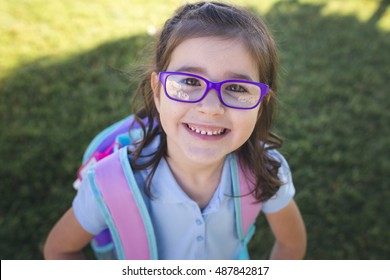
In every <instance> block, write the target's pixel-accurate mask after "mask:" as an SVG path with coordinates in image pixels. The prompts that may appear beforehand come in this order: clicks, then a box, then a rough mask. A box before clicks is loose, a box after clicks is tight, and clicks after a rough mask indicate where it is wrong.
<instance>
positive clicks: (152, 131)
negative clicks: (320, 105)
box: [44, 2, 306, 259]
mask: <svg viewBox="0 0 390 280" xmlns="http://www.w3.org/2000/svg"><path fill="white" fill-rule="evenodd" d="M157 40H158V41H157V45H156V46H157V48H156V51H155V56H154V63H153V68H152V69H150V72H148V73H146V75H145V78H144V79H143V80H142V81H141V84H140V86H139V88H138V90H137V93H136V95H135V98H137V97H139V96H141V97H142V99H143V107H142V108H141V109H139V110H137V111H136V114H135V116H134V118H135V121H134V125H137V126H139V127H141V128H142V130H143V138H142V139H141V140H140V141H138V142H137V143H136V144H133V145H130V146H128V158H129V162H130V165H131V167H132V170H134V174H135V178H136V181H137V183H138V186H139V187H140V188H141V189H142V191H143V193H144V194H145V195H144V196H143V199H144V200H145V202H146V204H147V205H148V208H147V209H148V214H149V215H150V219H151V222H152V225H153V230H154V233H155V236H156V244H157V252H158V258H159V259H234V258H238V256H239V253H238V252H239V251H240V250H241V249H242V248H240V241H239V239H238V236H237V233H236V230H235V227H236V226H235V225H236V224H235V219H236V218H235V214H234V213H235V211H237V209H235V207H236V206H235V204H234V202H233V201H234V199H235V197H234V193H233V191H232V188H233V180H232V174H231V167H230V165H231V161H229V160H228V158H229V157H230V156H231V155H235V156H237V157H238V158H239V159H240V162H241V165H242V166H244V168H246V169H247V170H249V171H250V172H251V173H252V174H253V176H254V178H255V179H254V180H253V181H254V182H253V185H254V188H253V189H252V192H251V194H250V195H251V196H253V198H254V199H255V200H256V201H257V203H262V210H263V212H264V213H265V215H266V218H267V221H268V223H269V225H270V228H271V230H272V232H273V234H274V236H275V244H274V246H273V250H272V252H271V254H270V258H271V259H301V258H303V257H304V253H305V250H306V232H305V227H304V223H303V221H302V218H301V215H300V213H299V210H298V207H297V205H296V203H295V202H294V199H293V195H294V193H295V189H294V186H293V184H292V181H291V174H290V170H289V167H288V165H287V163H286V161H285V159H284V158H283V157H282V156H281V155H280V154H279V153H278V152H277V151H276V150H275V149H276V148H279V147H280V146H281V139H280V138H279V137H277V136H276V135H274V134H273V133H271V131H270V129H271V122H272V115H273V112H274V107H275V103H276V89H277V87H276V80H277V55H276V47H275V43H274V41H273V39H272V37H271V36H270V34H269V32H268V30H267V28H266V27H265V25H264V23H263V22H262V21H260V20H259V19H258V18H256V17H255V16H254V15H252V14H251V13H249V12H248V11H245V10H242V9H240V8H237V7H233V6H231V5H228V4H222V3H216V2H199V3H195V4H186V5H184V6H183V7H181V8H179V9H178V10H177V11H176V14H175V15H174V16H173V17H172V18H171V19H169V20H168V21H167V22H166V23H165V25H164V28H163V30H162V32H161V34H160V36H159V38H158V39H157ZM134 103H136V102H134ZM145 120H146V121H145ZM105 228H107V220H106V219H105V217H104V215H103V214H102V213H101V211H100V208H99V206H98V203H97V201H96V198H95V196H94V194H93V191H92V190H91V182H89V180H86V179H85V180H83V181H82V186H81V188H80V189H79V191H78V193H77V195H76V197H75V199H74V201H73V205H72V208H70V209H69V210H68V211H67V212H66V213H65V214H64V216H63V217H62V218H61V219H60V220H59V222H58V223H57V224H56V225H55V227H54V228H53V229H52V231H51V232H50V234H49V237H48V239H47V241H46V244H45V248H44V255H45V258H47V259H77V258H83V255H82V253H81V250H82V249H83V247H84V246H86V245H87V244H88V242H89V241H90V240H91V239H92V238H93V236H94V235H96V234H98V233H99V232H101V231H102V230H104V229H105Z"/></svg>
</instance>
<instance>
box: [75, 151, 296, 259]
mask: <svg viewBox="0 0 390 280" xmlns="http://www.w3.org/2000/svg"><path fill="white" fill-rule="evenodd" d="M269 154H270V156H272V157H274V158H276V159H277V160H279V161H280V162H281V163H282V165H281V168H279V174H278V175H279V178H280V179H281V180H282V181H283V182H285V184H284V185H282V186H281V188H280V189H279V191H278V192H277V193H276V194H275V196H273V197H272V198H270V199H269V200H268V201H266V202H264V203H263V207H262V210H263V212H265V213H273V212H277V211H279V210H281V209H283V208H284V207H285V206H287V204H288V203H289V202H290V200H291V199H292V197H293V196H294V194H295V188H294V185H293V183H292V179H291V172H290V169H289V167H288V164H287V162H286V161H285V159H284V158H283V157H282V156H281V155H280V153H278V152H277V151H271V152H269ZM229 162H230V161H229V160H225V162H224V166H223V169H222V176H221V180H220V182H219V184H218V187H217V189H216V191H215V193H214V195H213V197H212V199H211V200H210V202H209V204H208V205H207V206H206V207H205V208H204V209H203V210H201V209H200V208H199V206H198V205H197V204H196V202H195V201H193V200H192V199H191V198H190V197H188V195H187V194H186V193H185V192H184V191H183V190H182V189H181V188H180V186H179V185H178V183H177V182H176V180H175V178H174V176H173V174H172V172H171V170H170V168H169V165H168V163H167V162H166V160H165V159H164V158H163V159H162V160H161V161H160V163H159V165H158V168H157V170H156V173H155V175H154V177H153V179H152V183H151V191H152V195H153V199H148V198H147V197H146V196H145V197H144V199H145V200H146V204H147V205H148V206H149V213H150V217H151V220H152V223H153V227H154V231H155V235H156V240H157V247H158V256H159V259H177V260H179V259H180V260H186V259H236V258H237V257H238V254H239V252H240V251H241V248H240V242H239V239H238V236H237V232H236V228H235V215H234V202H233V199H232V194H233V192H232V178H231V174H230V163H229ZM148 172H149V171H148V170H143V171H141V172H137V173H136V179H137V182H138V184H139V186H140V188H142V182H144V181H145V179H146V177H147V175H148ZM73 209H74V213H75V215H76V218H77V220H78V221H79V223H80V224H81V226H82V227H83V228H84V229H85V230H86V231H88V232H90V233H91V234H94V235H96V234H98V233H99V232H101V231H102V230H103V229H105V228H107V225H106V222H105V220H104V218H103V216H102V214H101V212H100V209H99V206H98V203H97V201H96V200H95V198H94V195H93V193H92V189H91V186H90V185H89V182H88V180H83V182H82V186H81V188H80V189H79V190H78V193H77V195H76V197H75V199H74V201H73Z"/></svg>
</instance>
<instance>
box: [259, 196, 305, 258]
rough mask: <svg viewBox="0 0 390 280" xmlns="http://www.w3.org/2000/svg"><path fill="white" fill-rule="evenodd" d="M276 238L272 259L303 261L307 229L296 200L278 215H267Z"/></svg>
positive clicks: (277, 213)
mask: <svg viewBox="0 0 390 280" xmlns="http://www.w3.org/2000/svg"><path fill="white" fill-rule="evenodd" d="M266 218H267V221H268V223H269V225H270V227H271V230H272V232H273V234H274V236H275V239H276V240H275V244H274V246H273V248H272V252H271V256H270V259H290V260H292V259H303V257H304V256H305V252H306V242H307V241H306V229H305V225H304V222H303V219H302V216H301V213H300V212H299V209H298V206H297V205H296V203H295V201H294V200H291V201H290V203H289V204H288V205H287V206H286V207H285V208H283V209H282V210H280V211H278V212H276V213H270V214H266Z"/></svg>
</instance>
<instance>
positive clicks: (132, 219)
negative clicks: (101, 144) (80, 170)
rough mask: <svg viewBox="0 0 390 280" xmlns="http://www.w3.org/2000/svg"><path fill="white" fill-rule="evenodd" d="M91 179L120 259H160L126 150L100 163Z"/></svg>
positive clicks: (148, 217)
mask: <svg viewBox="0 0 390 280" xmlns="http://www.w3.org/2000/svg"><path fill="white" fill-rule="evenodd" d="M88 178H89V180H90V182H91V186H92V190H93V193H94V195H95V197H96V199H97V201H98V203H99V207H100V208H101V210H102V213H103V215H104V217H105V219H106V221H107V225H108V228H109V229H110V233H111V235H112V239H113V241H114V245H115V249H116V254H117V257H118V259H138V260H142V259H157V258H158V256H157V244H156V238H155V235H154V231H153V225H152V222H151V219H150V216H149V213H148V211H147V207H146V204H145V202H144V200H143V197H142V194H141V191H140V189H139V188H138V185H137V182H136V180H135V177H134V174H133V171H132V169H131V166H130V163H129V161H128V155H127V149H126V147H125V148H122V149H120V150H119V151H117V152H115V153H113V154H111V155H109V156H107V157H106V158H104V159H102V160H101V161H99V162H97V163H96V165H95V166H94V167H93V168H92V169H91V170H90V171H89V173H88Z"/></svg>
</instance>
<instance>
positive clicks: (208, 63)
mask: <svg viewBox="0 0 390 280" xmlns="http://www.w3.org/2000/svg"><path fill="white" fill-rule="evenodd" d="M183 69H193V71H190V72H196V74H201V75H204V76H206V77H207V78H209V79H212V80H221V79H229V78H235V77H232V75H235V76H237V75H239V76H247V77H250V79H251V80H254V81H258V80H259V70H258V67H257V63H256V62H255V60H254V59H253V57H252V56H251V55H250V52H249V50H248V48H247V47H246V46H245V45H244V44H243V43H242V42H241V41H240V40H236V39H226V38H220V37H202V38H191V39H187V40H185V41H183V42H182V43H180V44H179V45H178V46H177V47H176V48H175V49H174V50H173V52H172V55H171V59H170V63H169V65H168V67H167V71H181V70H183Z"/></svg>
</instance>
